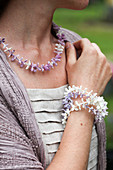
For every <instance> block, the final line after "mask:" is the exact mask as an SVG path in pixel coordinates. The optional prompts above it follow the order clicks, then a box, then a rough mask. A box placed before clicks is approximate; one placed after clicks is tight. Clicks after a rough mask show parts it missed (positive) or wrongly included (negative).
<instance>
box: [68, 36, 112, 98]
mask: <svg viewBox="0 0 113 170" xmlns="http://www.w3.org/2000/svg"><path fill="white" fill-rule="evenodd" d="M76 49H77V51H78V52H79V53H80V57H79V59H78V60H77V55H76ZM66 55H67V64H66V70H67V75H68V83H69V85H70V86H72V85H76V86H80V85H82V87H83V88H88V91H90V90H93V91H94V92H96V93H97V94H98V95H101V94H102V93H103V91H104V89H105V87H106V85H107V83H108V81H109V80H110V78H111V76H112V70H111V68H110V64H109V63H108V62H107V60H106V57H105V55H104V54H103V53H102V52H101V51H100V49H99V47H98V46H97V45H96V44H94V43H91V42H90V41H89V40H88V39H86V38H84V39H81V40H79V41H77V42H75V43H74V44H71V43H69V42H67V43H66Z"/></svg>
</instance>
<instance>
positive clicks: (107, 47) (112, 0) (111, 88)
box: [54, 0, 113, 170]
mask: <svg viewBox="0 0 113 170" xmlns="http://www.w3.org/2000/svg"><path fill="white" fill-rule="evenodd" d="M54 22H55V23H56V24H58V25H61V26H62V27H64V28H67V29H70V30H72V31H74V32H76V33H78V34H79V35H80V36H82V37H87V38H88V39H89V40H90V41H91V42H95V43H97V44H98V45H99V47H100V49H101V50H102V52H103V53H104V54H105V55H106V57H107V58H108V60H109V61H110V63H111V67H112V70H113V0H104V1H103V0H91V1H90V3H89V6H88V7H87V8H86V9H84V10H81V11H79V10H78V11H76V10H69V9H58V10H56V12H55V15H54ZM103 95H104V97H105V99H106V100H107V101H108V107H109V110H108V111H109V116H108V117H107V118H106V119H105V122H106V131H107V153H108V159H110V160H108V164H109V165H108V167H109V168H108V167H107V169H109V170H110V168H111V169H112V170H113V164H112V165H110V162H109V161H112V163H113V78H112V79H111V80H110V82H109V83H108V85H107V87H106V89H105V92H104V94H103ZM109 153H112V154H110V155H109ZM109 157H110V158H109ZM111 166H112V167H111Z"/></svg>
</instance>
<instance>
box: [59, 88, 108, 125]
mask: <svg viewBox="0 0 113 170" xmlns="http://www.w3.org/2000/svg"><path fill="white" fill-rule="evenodd" d="M63 104H64V111H63V113H62V124H64V126H65V124H66V121H67V119H68V117H69V116H70V114H71V113H72V112H73V111H75V112H78V111H82V110H87V111H88V112H91V114H93V115H95V116H93V117H95V121H99V122H100V121H101V120H102V119H103V118H104V117H105V116H106V115H107V114H108V112H107V111H106V110H107V109H108V108H107V102H106V101H104V98H103V97H100V96H97V93H93V90H91V91H90V92H88V91H87V88H85V89H82V86H80V87H78V86H75V85H73V86H72V87H71V86H69V87H68V88H66V89H65V92H64V100H63Z"/></svg>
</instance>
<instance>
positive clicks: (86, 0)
mask: <svg viewBox="0 0 113 170" xmlns="http://www.w3.org/2000/svg"><path fill="white" fill-rule="evenodd" d="M88 4H89V0H80V1H79V2H78V3H75V4H73V6H71V7H70V9H73V10H82V9H85V8H86V7H87V6H88Z"/></svg>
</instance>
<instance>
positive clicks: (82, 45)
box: [73, 38, 92, 50]
mask: <svg viewBox="0 0 113 170" xmlns="http://www.w3.org/2000/svg"><path fill="white" fill-rule="evenodd" d="M73 45H74V46H75V48H76V49H78V50H84V49H87V48H89V47H90V46H92V43H91V42H90V41H89V40H88V39H87V38H83V39H81V40H79V41H76V42H74V43H73Z"/></svg>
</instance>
